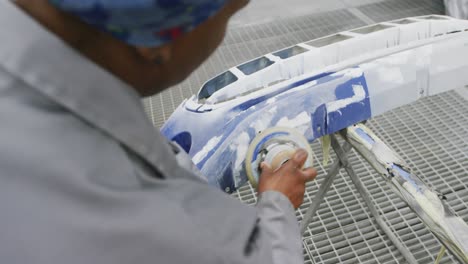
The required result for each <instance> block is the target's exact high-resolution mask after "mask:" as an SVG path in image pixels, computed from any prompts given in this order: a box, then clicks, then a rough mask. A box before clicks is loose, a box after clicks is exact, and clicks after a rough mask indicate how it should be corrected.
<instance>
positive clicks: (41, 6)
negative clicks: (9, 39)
mask: <svg viewBox="0 0 468 264" xmlns="http://www.w3.org/2000/svg"><path fill="white" fill-rule="evenodd" d="M248 1H249V0H118V1H117V0H16V2H17V4H18V5H19V6H20V7H22V8H23V9H25V10H26V11H27V12H28V13H30V14H31V15H32V16H33V17H34V18H36V19H37V20H38V21H39V22H41V23H42V24H44V25H45V26H46V27H48V28H49V29H50V30H51V31H52V32H54V33H55V34H57V35H58V36H59V37H61V38H62V39H63V40H64V41H66V42H67V43H68V44H69V45H71V46H72V47H74V48H75V49H77V50H78V51H80V52H81V53H83V54H84V55H85V56H87V57H89V58H90V59H91V60H93V61H94V62H96V63H98V64H99V65H101V66H102V67H104V68H106V69H107V70H109V71H110V72H112V73H113V74H115V75H116V76H118V77H119V78H121V79H122V80H124V81H126V82H127V83H129V84H130V85H132V86H133V87H135V89H136V90H137V91H139V92H140V93H141V94H142V95H151V94H154V93H156V92H159V91H162V90H164V89H165V88H167V87H169V86H171V85H174V84H176V83H178V82H180V81H182V80H184V79H185V78H186V77H187V76H188V75H189V74H190V73H191V72H192V71H193V70H195V69H196V68H197V67H198V66H199V65H200V64H201V63H202V62H203V61H204V60H205V59H206V58H208V56H209V55H210V54H211V53H212V52H213V51H214V50H215V49H216V47H217V46H218V45H219V44H220V43H221V41H222V39H223V37H224V33H225V30H226V27H227V23H228V20H229V19H230V18H231V16H232V15H234V14H235V13H236V12H237V11H238V10H240V9H241V8H242V7H243V6H245V5H246V4H247V3H248Z"/></svg>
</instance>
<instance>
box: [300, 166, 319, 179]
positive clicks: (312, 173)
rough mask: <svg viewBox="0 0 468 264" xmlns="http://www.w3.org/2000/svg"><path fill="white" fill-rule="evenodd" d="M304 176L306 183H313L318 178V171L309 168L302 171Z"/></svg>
mask: <svg viewBox="0 0 468 264" xmlns="http://www.w3.org/2000/svg"><path fill="white" fill-rule="evenodd" d="M302 175H303V176H304V179H305V181H306V182H309V181H313V180H314V179H315V177H317V170H316V169H314V168H307V169H304V170H303V171H302Z"/></svg>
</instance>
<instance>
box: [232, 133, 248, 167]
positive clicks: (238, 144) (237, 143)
mask: <svg viewBox="0 0 468 264" xmlns="http://www.w3.org/2000/svg"><path fill="white" fill-rule="evenodd" d="M249 143H250V137H249V134H248V133H247V132H242V133H241V134H240V135H239V136H238V137H237V138H236V139H235V140H234V142H233V144H232V145H231V146H230V148H231V150H232V151H236V161H235V163H234V169H237V168H239V167H240V166H241V164H242V162H243V161H244V160H245V157H246V156H247V150H248V148H249Z"/></svg>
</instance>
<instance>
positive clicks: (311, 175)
mask: <svg viewBox="0 0 468 264" xmlns="http://www.w3.org/2000/svg"><path fill="white" fill-rule="evenodd" d="M306 160H307V152H306V151H305V150H303V149H299V150H297V151H296V153H295V154H294V155H293V158H292V159H290V160H289V161H288V162H286V163H285V164H284V165H283V166H281V167H280V168H278V169H277V170H275V171H273V170H272V168H271V167H270V166H269V165H268V164H267V163H265V162H263V163H262V164H261V165H260V168H261V169H262V174H261V176H260V180H259V183H258V193H259V194H261V193H263V192H266V191H277V192H280V193H282V194H284V195H285V196H286V197H288V198H289V200H290V201H291V203H292V204H293V206H294V208H295V209H297V208H299V206H300V205H301V204H302V202H303V201H304V192H305V184H306V183H307V182H309V181H312V180H313V179H315V177H316V176H317V170H315V169H314V168H306V169H302V167H303V166H304V163H305V161H306Z"/></svg>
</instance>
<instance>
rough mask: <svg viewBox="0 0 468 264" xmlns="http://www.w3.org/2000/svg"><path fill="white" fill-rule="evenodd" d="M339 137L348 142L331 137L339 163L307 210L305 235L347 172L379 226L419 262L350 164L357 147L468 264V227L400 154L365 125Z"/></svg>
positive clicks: (412, 260)
mask: <svg viewBox="0 0 468 264" xmlns="http://www.w3.org/2000/svg"><path fill="white" fill-rule="evenodd" d="M340 134H341V136H342V137H343V138H344V139H345V142H344V143H343V145H342V146H340V144H339V142H338V140H337V138H336V136H335V135H333V134H332V135H330V137H331V145H332V148H333V150H334V151H335V153H336V155H337V160H336V161H335V162H334V163H333V164H332V166H331V168H330V170H329V171H328V174H327V176H326V178H325V180H324V182H323V183H322V185H321V186H320V188H319V190H318V192H317V194H316V195H315V197H314V199H313V201H312V204H311V205H310V207H309V208H308V209H307V211H306V214H305V216H304V218H303V220H302V222H301V231H302V234H303V233H304V232H305V230H306V228H307V226H308V225H309V223H310V222H311V221H312V219H313V217H314V216H315V214H316V212H317V210H318V208H319V205H320V204H321V203H322V201H323V199H324V198H325V195H326V193H327V192H328V190H329V189H330V187H331V185H332V183H333V181H334V179H335V178H336V175H338V173H339V171H340V170H341V169H345V171H346V172H347V174H348V176H349V177H350V178H351V181H352V182H353V184H354V186H355V187H356V189H357V191H358V192H359V194H360V196H361V197H362V199H363V200H364V202H365V204H366V206H367V207H368V208H369V211H370V213H371V215H372V216H373V217H374V219H375V222H376V223H377V225H378V226H379V227H380V228H381V230H382V231H383V232H384V233H385V234H386V235H387V236H388V238H389V239H390V240H391V241H392V243H393V244H394V245H395V247H396V248H397V249H398V250H399V251H400V253H401V254H402V256H403V257H404V258H405V260H406V261H407V262H408V263H417V261H416V259H415V258H414V256H413V255H412V254H411V252H410V251H409V250H408V249H407V248H405V247H404V246H403V244H402V243H401V241H400V240H399V239H398V238H397V237H396V236H395V235H394V233H393V232H392V231H391V229H390V227H389V226H388V225H387V224H386V223H385V221H384V220H383V218H382V217H381V216H380V214H379V212H378V211H377V209H376V208H375V207H374V205H373V203H372V201H371V199H370V196H369V194H368V193H367V191H366V189H365V188H364V185H363V183H362V182H361V180H360V179H359V177H358V176H357V175H356V173H355V172H354V170H353V168H352V166H351V164H349V161H348V154H349V152H350V150H351V149H352V148H355V149H356V150H357V152H358V153H359V154H361V156H362V157H363V158H364V159H366V161H368V162H369V163H370V164H371V165H372V166H373V167H374V169H375V170H376V171H377V172H378V173H379V174H381V175H382V176H383V178H384V179H385V180H386V182H387V184H389V186H390V187H391V188H392V190H393V191H394V192H395V193H396V194H398V195H399V196H400V197H401V198H402V199H403V201H405V202H406V203H407V204H408V205H409V207H410V208H411V209H412V210H413V211H414V212H415V213H416V214H417V215H418V217H419V218H420V219H421V221H422V222H423V223H424V224H425V225H426V227H427V228H428V229H429V230H430V231H431V232H432V233H433V234H434V235H435V236H436V237H437V238H438V239H439V241H440V242H441V243H442V244H443V245H445V246H446V247H447V249H448V250H449V251H450V252H451V253H452V254H453V255H454V256H455V257H456V258H457V259H458V260H459V261H460V262H461V263H468V260H467V258H468V257H467V256H468V255H467V249H466V248H467V246H468V244H467V243H468V225H467V224H466V223H465V222H463V220H462V219H461V218H459V217H457V216H455V215H454V214H453V213H452V212H451V211H450V210H449V209H448V207H447V206H446V205H445V202H444V201H443V199H441V198H440V197H439V198H438V196H437V193H436V192H435V191H433V190H431V189H430V188H428V187H427V186H426V185H425V184H424V183H423V182H422V180H421V179H419V178H418V177H417V176H415V175H414V174H413V173H412V172H411V170H410V169H409V167H408V166H407V165H406V163H405V162H404V161H403V160H402V159H401V158H400V157H399V156H398V154H396V153H395V152H394V151H393V150H392V149H391V148H389V147H388V146H387V145H385V143H383V141H381V140H380V139H379V138H378V137H377V136H376V135H375V134H373V133H372V131H371V130H370V129H368V128H367V127H365V126H364V125H355V126H352V127H350V128H347V129H344V130H342V131H340Z"/></svg>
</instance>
